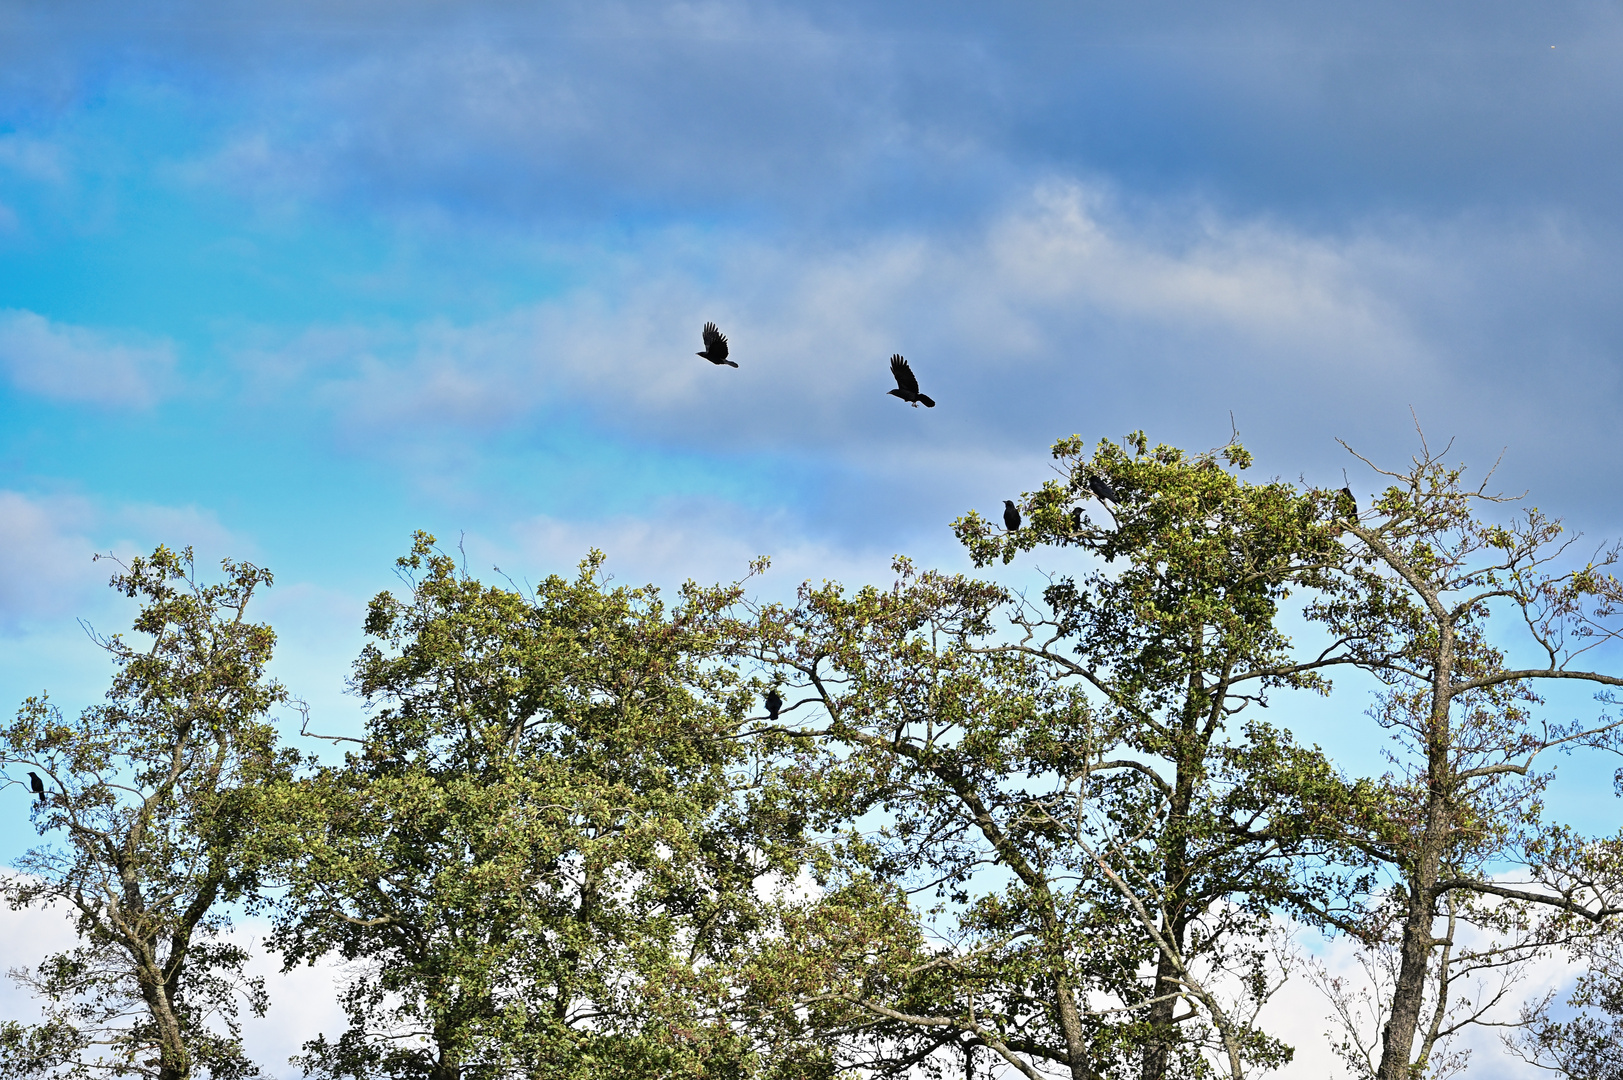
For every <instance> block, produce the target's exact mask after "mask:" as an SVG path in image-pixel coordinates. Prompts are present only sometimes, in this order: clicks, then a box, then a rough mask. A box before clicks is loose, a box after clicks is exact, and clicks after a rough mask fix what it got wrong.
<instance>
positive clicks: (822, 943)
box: [736, 436, 1350, 1078]
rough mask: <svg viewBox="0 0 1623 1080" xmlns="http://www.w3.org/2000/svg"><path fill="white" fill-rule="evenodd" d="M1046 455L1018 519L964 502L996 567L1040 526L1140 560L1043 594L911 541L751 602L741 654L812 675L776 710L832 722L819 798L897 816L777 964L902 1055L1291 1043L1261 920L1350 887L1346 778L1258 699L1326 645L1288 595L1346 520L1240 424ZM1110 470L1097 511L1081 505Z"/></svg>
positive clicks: (1066, 1064) (1220, 1048) (1133, 1057)
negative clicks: (1285, 480) (925, 923)
mask: <svg viewBox="0 0 1623 1080" xmlns="http://www.w3.org/2000/svg"><path fill="white" fill-rule="evenodd" d="M1054 452H1055V456H1056V458H1058V459H1060V460H1061V461H1062V462H1063V463H1064V467H1063V473H1064V480H1063V481H1060V482H1053V483H1050V484H1049V485H1046V486H1045V487H1044V488H1043V489H1042V490H1041V491H1039V492H1038V493H1036V494H1034V495H1031V496H1028V497H1027V499H1026V500H1025V502H1026V505H1027V507H1028V509H1029V510H1030V512H1031V519H1030V523H1029V525H1028V527H1027V528H1024V529H1022V530H1020V531H1019V532H1018V533H1008V532H1004V531H1001V530H995V529H994V528H992V527H991V526H990V525H989V524H988V523H986V522H984V521H982V520H981V519H980V518H979V517H978V516H976V515H973V514H971V515H969V516H967V517H966V518H964V519H962V520H960V522H958V524H957V529H958V532H959V535H960V537H961V538H962V539H963V540H964V542H965V543H966V545H967V546H968V547H969V549H970V551H971V553H972V555H973V556H974V557H975V559H976V562H977V563H978V564H980V565H985V564H986V563H989V562H992V561H995V560H997V559H1000V558H1001V559H1002V560H1003V561H1005V562H1007V561H1009V560H1010V559H1011V558H1013V557H1014V556H1015V555H1016V554H1017V553H1018V552H1019V551H1020V550H1022V549H1030V548H1033V547H1035V546H1037V545H1054V546H1061V547H1065V546H1075V547H1081V548H1083V549H1084V550H1085V551H1087V552H1090V553H1092V554H1095V555H1097V556H1102V558H1103V559H1104V560H1106V561H1115V560H1118V559H1119V560H1123V561H1124V565H1122V566H1120V567H1115V568H1111V569H1110V571H1109V572H1106V571H1105V570H1103V569H1097V570H1094V571H1092V572H1090V573H1088V574H1087V575H1086V576H1084V577H1082V578H1081V579H1080V580H1078V579H1075V578H1071V577H1060V578H1055V579H1052V580H1051V583H1050V585H1049V587H1048V588H1047V589H1046V590H1045V591H1044V594H1043V602H1044V607H1045V608H1046V610H1045V611H1039V610H1038V609H1037V608H1036V607H1035V605H1031V604H1028V603H1026V602H1025V601H1024V600H1023V598H1020V597H1017V596H1014V595H1012V594H1010V593H1008V592H1007V591H1006V590H1004V589H1002V588H1000V587H998V586H996V585H993V584H990V583H987V582H979V581H975V580H972V579H969V578H964V577H954V576H947V575H941V574H935V573H922V574H920V573H916V572H915V571H914V570H913V569H912V567H911V565H910V564H908V563H906V562H905V561H901V562H899V563H898V565H897V569H898V572H899V574H900V578H899V580H898V582H897V584H896V586H895V587H894V588H893V589H891V590H890V591H888V592H885V591H881V590H877V589H873V588H868V589H863V590H860V591H858V592H856V593H854V594H851V595H846V594H845V593H844V591H843V590H842V589H841V588H840V587H838V586H835V585H825V586H822V587H812V586H806V587H804V588H803V589H802V591H801V594H800V598H799V601H798V603H797V604H796V605H795V606H794V607H793V608H784V607H780V606H775V605H764V606H761V607H760V608H758V609H756V610H754V611H752V612H750V613H749V618H748V619H747V620H745V621H741V623H740V625H739V627H738V629H737V632H736V633H737V639H738V641H739V642H740V646H739V648H740V650H741V651H743V652H745V653H748V654H749V655H750V656H752V657H753V658H754V659H755V660H756V661H757V662H758V663H761V664H763V665H764V666H766V667H768V668H770V670H771V679H772V680H773V681H776V680H777V679H779V678H780V677H781V676H784V675H787V676H788V677H787V678H785V680H784V681H785V682H787V683H788V684H789V685H791V686H798V687H801V688H804V692H805V693H806V695H807V696H806V697H805V698H803V699H802V700H801V701H799V702H795V703H793V704H792V705H791V706H790V707H789V709H787V710H786V711H785V713H784V716H785V719H786V723H787V730H788V731H789V732H791V733H792V734H793V735H795V736H796V737H805V738H815V739H817V740H819V741H820V742H822V743H823V744H824V745H825V746H827V747H828V750H827V754H828V763H827V765H826V766H825V767H824V769H823V770H822V775H823V777H824V783H823V796H824V797H825V798H827V799H829V800H831V801H832V804H833V805H838V806H842V812H843V814H844V816H845V818H846V820H847V821H848V822H850V823H855V822H857V821H862V822H867V821H868V820H870V819H872V818H873V817H874V816H875V815H878V817H879V820H882V821H883V822H884V823H885V826H886V827H885V829H884V831H883V832H882V833H881V834H880V836H879V838H878V839H877V840H876V841H867V840H862V839H859V837H858V836H857V835H856V834H853V835H852V836H851V837H850V840H849V843H848V849H847V850H848V851H849V853H850V855H851V859H852V861H851V862H850V870H849V872H848V877H847V879H846V884H845V885H844V887H843V888H835V889H834V890H833V891H832V892H831V893H830V895H829V896H827V897H825V898H824V899H823V900H821V901H819V902H818V904H816V905H814V908H813V910H811V911H809V912H808V913H807V914H806V916H805V917H804V919H803V920H802V922H801V925H802V926H803V927H805V928H806V929H805V933H806V935H808V936H807V937H806V939H805V940H804V941H797V942H796V944H795V945H794V947H793V948H789V949H787V950H786V951H787V952H789V953H793V954H794V955H793V956H785V957H783V958H782V969H783V970H786V971H798V972H799V976H798V977H799V978H800V980H801V982H800V987H799V990H798V993H799V994H800V995H801V997H802V999H803V1000H805V1001H807V1002H808V1003H812V1004H816V1005H818V1006H820V1007H822V1008H824V1009H825V1010H826V1015H825V1016H824V1017H823V1021H824V1023H825V1025H826V1026H827V1027H828V1028H830V1029H841V1030H850V1031H859V1030H864V1029H863V1028H862V1027H861V1020H862V1017H863V1016H866V1017H867V1018H868V1020H869V1022H870V1024H874V1025H878V1026H876V1027H870V1028H868V1029H866V1030H869V1031H870V1032H871V1033H875V1034H879V1035H882V1036H884V1037H887V1038H893V1039H900V1038H901V1036H900V1034H899V1033H901V1032H904V1031H905V1030H906V1029H908V1028H909V1027H911V1028H912V1030H913V1032H914V1038H913V1041H912V1042H911V1043H906V1040H905V1039H904V1040H902V1041H901V1044H899V1045H898V1047H897V1049H896V1051H895V1052H896V1054H898V1055H900V1057H899V1059H898V1060H899V1061H900V1062H901V1063H902V1064H905V1063H906V1062H907V1061H909V1060H911V1059H912V1058H916V1057H918V1056H919V1055H921V1054H924V1053H927V1052H931V1051H935V1050H939V1049H940V1048H942V1047H947V1046H958V1045H962V1046H964V1047H968V1048H972V1047H975V1046H984V1047H986V1048H988V1049H989V1050H990V1051H991V1052H992V1053H994V1054H996V1055H997V1056H999V1057H1001V1058H1002V1059H1003V1060H1004V1061H1005V1062H1007V1063H1008V1064H1009V1065H1011V1066H1013V1067H1014V1068H1016V1069H1018V1070H1020V1071H1022V1072H1023V1073H1025V1074H1027V1075H1030V1076H1036V1075H1038V1074H1039V1073H1040V1072H1041V1071H1042V1070H1044V1069H1045V1068H1048V1067H1053V1066H1058V1067H1060V1068H1062V1069H1064V1070H1066V1071H1068V1072H1069V1073H1070V1075H1072V1076H1073V1077H1077V1078H1082V1077H1096V1076H1103V1075H1123V1074H1125V1072H1126V1071H1127V1070H1128V1069H1129V1068H1130V1067H1132V1065H1130V1063H1136V1069H1137V1071H1138V1072H1139V1074H1140V1075H1141V1076H1143V1077H1146V1078H1158V1077H1161V1076H1164V1075H1167V1073H1168V1072H1169V1070H1170V1069H1171V1068H1172V1067H1173V1062H1174V1060H1175V1059H1176V1058H1178V1057H1183V1058H1184V1059H1185V1061H1184V1063H1183V1065H1182V1066H1181V1068H1180V1069H1179V1071H1180V1072H1182V1071H1190V1070H1196V1069H1199V1068H1202V1067H1203V1066H1202V1065H1201V1063H1200V1059H1201V1056H1202V1054H1203V1053H1206V1052H1208V1051H1209V1052H1211V1053H1213V1054H1215V1059H1216V1061H1217V1062H1218V1063H1220V1065H1219V1067H1220V1068H1221V1069H1222V1070H1223V1071H1224V1072H1226V1073H1228V1074H1229V1075H1231V1076H1236V1077H1237V1076H1240V1075H1243V1074H1245V1073H1246V1072H1247V1071H1248V1070H1249V1069H1251V1068H1252V1067H1254V1066H1258V1065H1261V1066H1267V1065H1277V1064H1278V1063H1281V1062H1282V1061H1284V1060H1287V1059H1288V1055H1289V1051H1288V1049H1287V1048H1285V1047H1283V1046H1281V1045H1280V1044H1278V1043H1277V1042H1276V1041H1274V1040H1271V1039H1269V1038H1268V1037H1267V1036H1266V1035H1265V1034H1264V1033H1262V1032H1260V1031H1258V1030H1257V1029H1256V1028H1255V1027H1254V1026H1253V1025H1252V1023H1251V1022H1250V1021H1251V1020H1252V1019H1253V1018H1254V1016H1255V1012H1256V1009H1257V1007H1258V1006H1259V1004H1260V1002H1261V1001H1262V1000H1264V999H1265V998H1266V996H1267V994H1268V993H1269V992H1270V988H1271V986H1272V985H1273V984H1271V983H1270V975H1269V966H1270V965H1269V960H1270V955H1271V954H1270V950H1269V949H1268V947H1267V938H1268V932H1269V916H1270V914H1271V912H1272V911H1273V910H1274V909H1275V908H1277V907H1280V906H1287V907H1294V908H1296V909H1297V910H1301V911H1306V912H1312V913H1316V914H1321V915H1322V914H1325V913H1327V912H1329V909H1330V907H1331V906H1332V901H1333V899H1334V898H1335V897H1337V896H1341V895H1343V894H1345V892H1346V891H1347V890H1348V888H1349V887H1350V886H1349V883H1348V882H1347V880H1346V879H1345V877H1344V876H1341V875H1337V874H1335V873H1332V872H1331V866H1330V864H1331V862H1332V861H1333V860H1334V858H1335V857H1336V856H1337V855H1338V854H1339V853H1338V852H1337V851H1332V850H1330V848H1329V847H1327V845H1325V844H1324V843H1323V842H1322V841H1321V840H1320V835H1321V834H1320V832H1319V831H1318V829H1317V824H1318V817H1319V814H1320V813H1321V810H1320V809H1319V805H1320V803H1319V796H1320V795H1321V794H1322V793H1324V792H1325V791H1330V792H1333V793H1336V794H1338V795H1339V793H1340V792H1341V786H1340V785H1339V782H1338V778H1337V777H1336V776H1335V775H1334V773H1333V771H1332V770H1331V768H1330V766H1329V763H1328V762H1327V761H1326V760H1325V759H1324V758H1323V757H1322V755H1319V754H1318V753H1317V752H1316V751H1311V750H1306V749H1304V748H1301V747H1298V746H1295V745H1294V744H1293V743H1292V742H1291V740H1290V739H1289V737H1288V736H1287V735H1286V734H1285V733H1283V732H1281V731H1279V730H1278V729H1276V728H1273V727H1270V726H1268V725H1266V724H1263V723H1261V722H1260V720H1257V719H1252V718H1248V717H1245V716H1242V714H1243V713H1248V712H1250V711H1253V710H1255V709H1257V708H1258V707H1260V706H1262V705H1263V704H1265V701H1266V694H1267V693H1268V691H1269V690H1271V689H1273V688H1277V687H1297V688H1306V689H1322V688H1324V686H1325V684H1324V683H1323V681H1322V679H1321V678H1320V677H1319V676H1318V675H1317V674H1316V670H1317V669H1318V668H1319V667H1322V666H1324V665H1325V663H1326V662H1327V661H1325V660H1323V659H1321V658H1316V657H1315V658H1310V659H1308V660H1305V661H1296V660H1293V659H1292V658H1291V657H1290V655H1289V647H1290V643H1289V642H1288V640H1287V639H1286V638H1285V637H1284V636H1283V635H1282V634H1280V633H1279V631H1278V630H1277V628H1276V627H1275V625H1274V619H1275V615H1276V613H1277V610H1278V606H1279V604H1280V603H1281V602H1282V600H1283V599H1284V598H1285V597H1287V596H1288V595H1289V594H1290V591H1291V590H1292V589H1293V588H1296V587H1299V586H1300V585H1301V584H1302V583H1304V582H1312V581H1316V580H1317V579H1318V577H1319V576H1321V575H1323V574H1324V573H1325V572H1326V571H1327V570H1328V569H1329V568H1331V567H1333V566H1335V565H1336V563H1337V562H1338V561H1339V559H1340V557H1341V551H1340V548H1339V546H1338V545H1337V544H1336V543H1335V529H1334V527H1333V526H1332V525H1331V524H1329V523H1327V522H1325V521H1324V520H1322V515H1321V512H1320V508H1319V505H1318V502H1317V499H1316V496H1313V495H1311V494H1302V493H1298V492H1296V491H1294V490H1293V489H1291V488H1290V486H1289V485H1285V484H1282V483H1278V482H1272V483H1265V484H1257V485H1252V484H1247V483H1244V482H1242V481H1240V480H1239V479H1238V478H1237V477H1235V476H1234V475H1233V474H1231V473H1230V472H1228V471H1227V470H1225V469H1224V468H1223V467H1222V466H1221V465H1220V459H1221V460H1226V462H1227V463H1228V464H1230V465H1237V466H1240V467H1244V466H1245V465H1246V464H1248V463H1249V458H1248V456H1247V455H1246V454H1245V451H1244V450H1243V449H1242V448H1240V447H1239V446H1237V445H1236V446H1230V447H1227V448H1225V449H1224V451H1222V453H1221V454H1217V453H1213V454H1206V455H1199V456H1195V457H1190V456H1188V455H1185V454H1184V453H1182V452H1181V451H1178V450H1176V449H1174V448H1169V447H1156V448H1154V449H1153V450H1152V449H1151V448H1150V447H1149V446H1148V444H1147V441H1146V440H1144V439H1143V437H1142V436H1135V437H1134V438H1133V439H1132V440H1130V443H1129V445H1128V446H1127V447H1118V446H1115V445H1113V444H1110V443H1102V444H1101V445H1100V447H1099V449H1098V451H1097V452H1096V453H1095V455H1094V456H1093V457H1092V458H1091V459H1087V458H1085V457H1083V455H1082V447H1081V444H1080V442H1079V440H1076V439H1068V440H1062V441H1061V442H1060V443H1058V444H1056V446H1055V451H1054ZM1100 478H1103V479H1104V480H1105V481H1106V482H1107V484H1108V488H1109V489H1110V490H1113V491H1114V493H1115V494H1116V496H1117V497H1118V498H1117V500H1116V505H1115V506H1114V507H1113V508H1112V510H1111V512H1112V517H1113V519H1114V520H1113V521H1112V524H1111V526H1110V527H1098V526H1094V525H1093V524H1092V523H1091V522H1089V521H1088V520H1087V519H1086V518H1085V517H1084V516H1083V514H1084V513H1085V505H1086V503H1087V501H1088V500H1089V499H1090V497H1091V496H1090V494H1089V493H1090V492H1091V491H1092V490H1093V487H1094V486H1095V485H1094V484H1090V481H1097V480H1099V479H1100ZM1098 486H1105V485H1098ZM1004 619H1007V620H1008V622H1009V625H1011V626H1012V633H1006V632H1004V631H1003V630H1002V629H1001V628H1000V626H999V623H1000V622H1001V621H1003V620H1004ZM808 714H811V715H808ZM790 718H793V719H792V720H790ZM849 827H854V825H849V826H848V828H849ZM1309 865H1312V866H1315V867H1316V869H1313V870H1308V871H1305V872H1304V869H1303V868H1304V867H1305V866H1309ZM892 883H894V884H892ZM932 889H934V890H937V895H939V896H942V897H943V898H944V900H943V902H942V903H941V904H938V905H937V906H936V907H935V908H934V909H932V910H931V911H930V912H928V913H920V914H921V915H924V916H927V917H929V922H930V925H929V927H928V928H929V929H930V930H933V931H935V933H936V934H937V935H938V937H937V939H936V940H934V941H930V940H928V938H927V936H926V933H925V929H923V928H916V929H913V930H910V931H906V932H904V931H903V929H902V928H903V927H905V926H906V925H907V920H906V917H905V915H904V913H903V910H902V909H903V908H905V906H906V903H907V900H906V894H907V893H908V892H911V891H919V890H923V891H930V890H932ZM864 926H869V927H872V928H875V929H874V931H873V932H871V933H864V932H863V930H862V928H863V927H864ZM879 927H884V928H885V930H884V932H883V933H880V932H879V931H878V929H877V928H879ZM836 930H837V931H838V932H837V933H836V932H835V931H836ZM797 958H798V959H797ZM1146 968H1147V969H1148V972H1149V974H1148V975H1147V977H1146V975H1145V969H1146ZM1105 1002H1108V1004H1104V1003H1105ZM1179 1003H1183V1004H1184V1006H1185V1007H1186V1011H1185V1012H1183V1013H1182V1014H1181V1015H1180V1014H1179V1012H1178V1009H1177V1006H1178V1005H1179ZM835 1005H838V1006H841V1007H840V1008H835V1007H834V1006H835ZM904 1044H905V1045H904ZM909 1055H911V1057H909Z"/></svg>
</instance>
